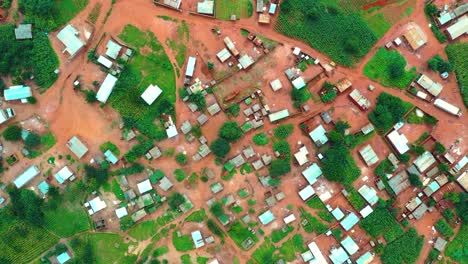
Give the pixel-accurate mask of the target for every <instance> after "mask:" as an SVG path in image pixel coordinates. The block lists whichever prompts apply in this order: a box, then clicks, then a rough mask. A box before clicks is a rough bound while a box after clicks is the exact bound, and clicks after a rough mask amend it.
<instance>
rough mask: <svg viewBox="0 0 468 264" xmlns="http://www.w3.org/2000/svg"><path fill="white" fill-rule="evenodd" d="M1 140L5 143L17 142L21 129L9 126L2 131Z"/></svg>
mask: <svg viewBox="0 0 468 264" xmlns="http://www.w3.org/2000/svg"><path fill="white" fill-rule="evenodd" d="M3 138H4V139H5V140H6V141H19V140H21V127H19V126H17V125H9V126H8V127H7V128H6V129H5V130H4V131H3Z"/></svg>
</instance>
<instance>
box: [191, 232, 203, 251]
mask: <svg viewBox="0 0 468 264" xmlns="http://www.w3.org/2000/svg"><path fill="white" fill-rule="evenodd" d="M192 240H193V244H195V248H201V247H203V246H204V245H205V242H204V241H203V237H202V234H201V232H200V230H197V231H194V232H192Z"/></svg>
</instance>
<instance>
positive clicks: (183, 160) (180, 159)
mask: <svg viewBox="0 0 468 264" xmlns="http://www.w3.org/2000/svg"><path fill="white" fill-rule="evenodd" d="M175 160H176V162H177V163H178V164H179V165H185V164H187V155H185V154H184V153H179V154H177V155H176V156H175Z"/></svg>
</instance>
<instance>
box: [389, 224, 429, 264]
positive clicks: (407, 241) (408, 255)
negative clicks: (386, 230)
mask: <svg viewBox="0 0 468 264" xmlns="http://www.w3.org/2000/svg"><path fill="white" fill-rule="evenodd" d="M423 244H424V236H419V235H418V233H417V232H416V230H415V229H414V228H411V229H409V230H408V231H406V233H404V234H403V235H402V236H400V237H399V238H397V239H395V240H394V241H393V242H391V243H389V244H387V246H385V248H384V250H383V253H382V256H381V260H382V263H383V264H394V263H415V262H416V260H417V259H418V258H419V255H420V254H421V249H422V246H423Z"/></svg>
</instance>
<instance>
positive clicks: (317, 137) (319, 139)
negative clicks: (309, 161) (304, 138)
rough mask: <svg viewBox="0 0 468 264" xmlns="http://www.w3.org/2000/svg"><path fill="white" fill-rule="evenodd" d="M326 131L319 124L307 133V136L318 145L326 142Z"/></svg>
mask: <svg viewBox="0 0 468 264" xmlns="http://www.w3.org/2000/svg"><path fill="white" fill-rule="evenodd" d="M326 133H327V131H326V130H325V128H324V127H323V126H322V125H319V126H318V127H316V128H315V129H314V130H312V131H311V132H310V133H309V137H310V138H311V139H312V141H313V142H314V143H315V145H316V146H317V147H320V146H322V145H324V144H326V143H327V142H328V137H327V135H326Z"/></svg>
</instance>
